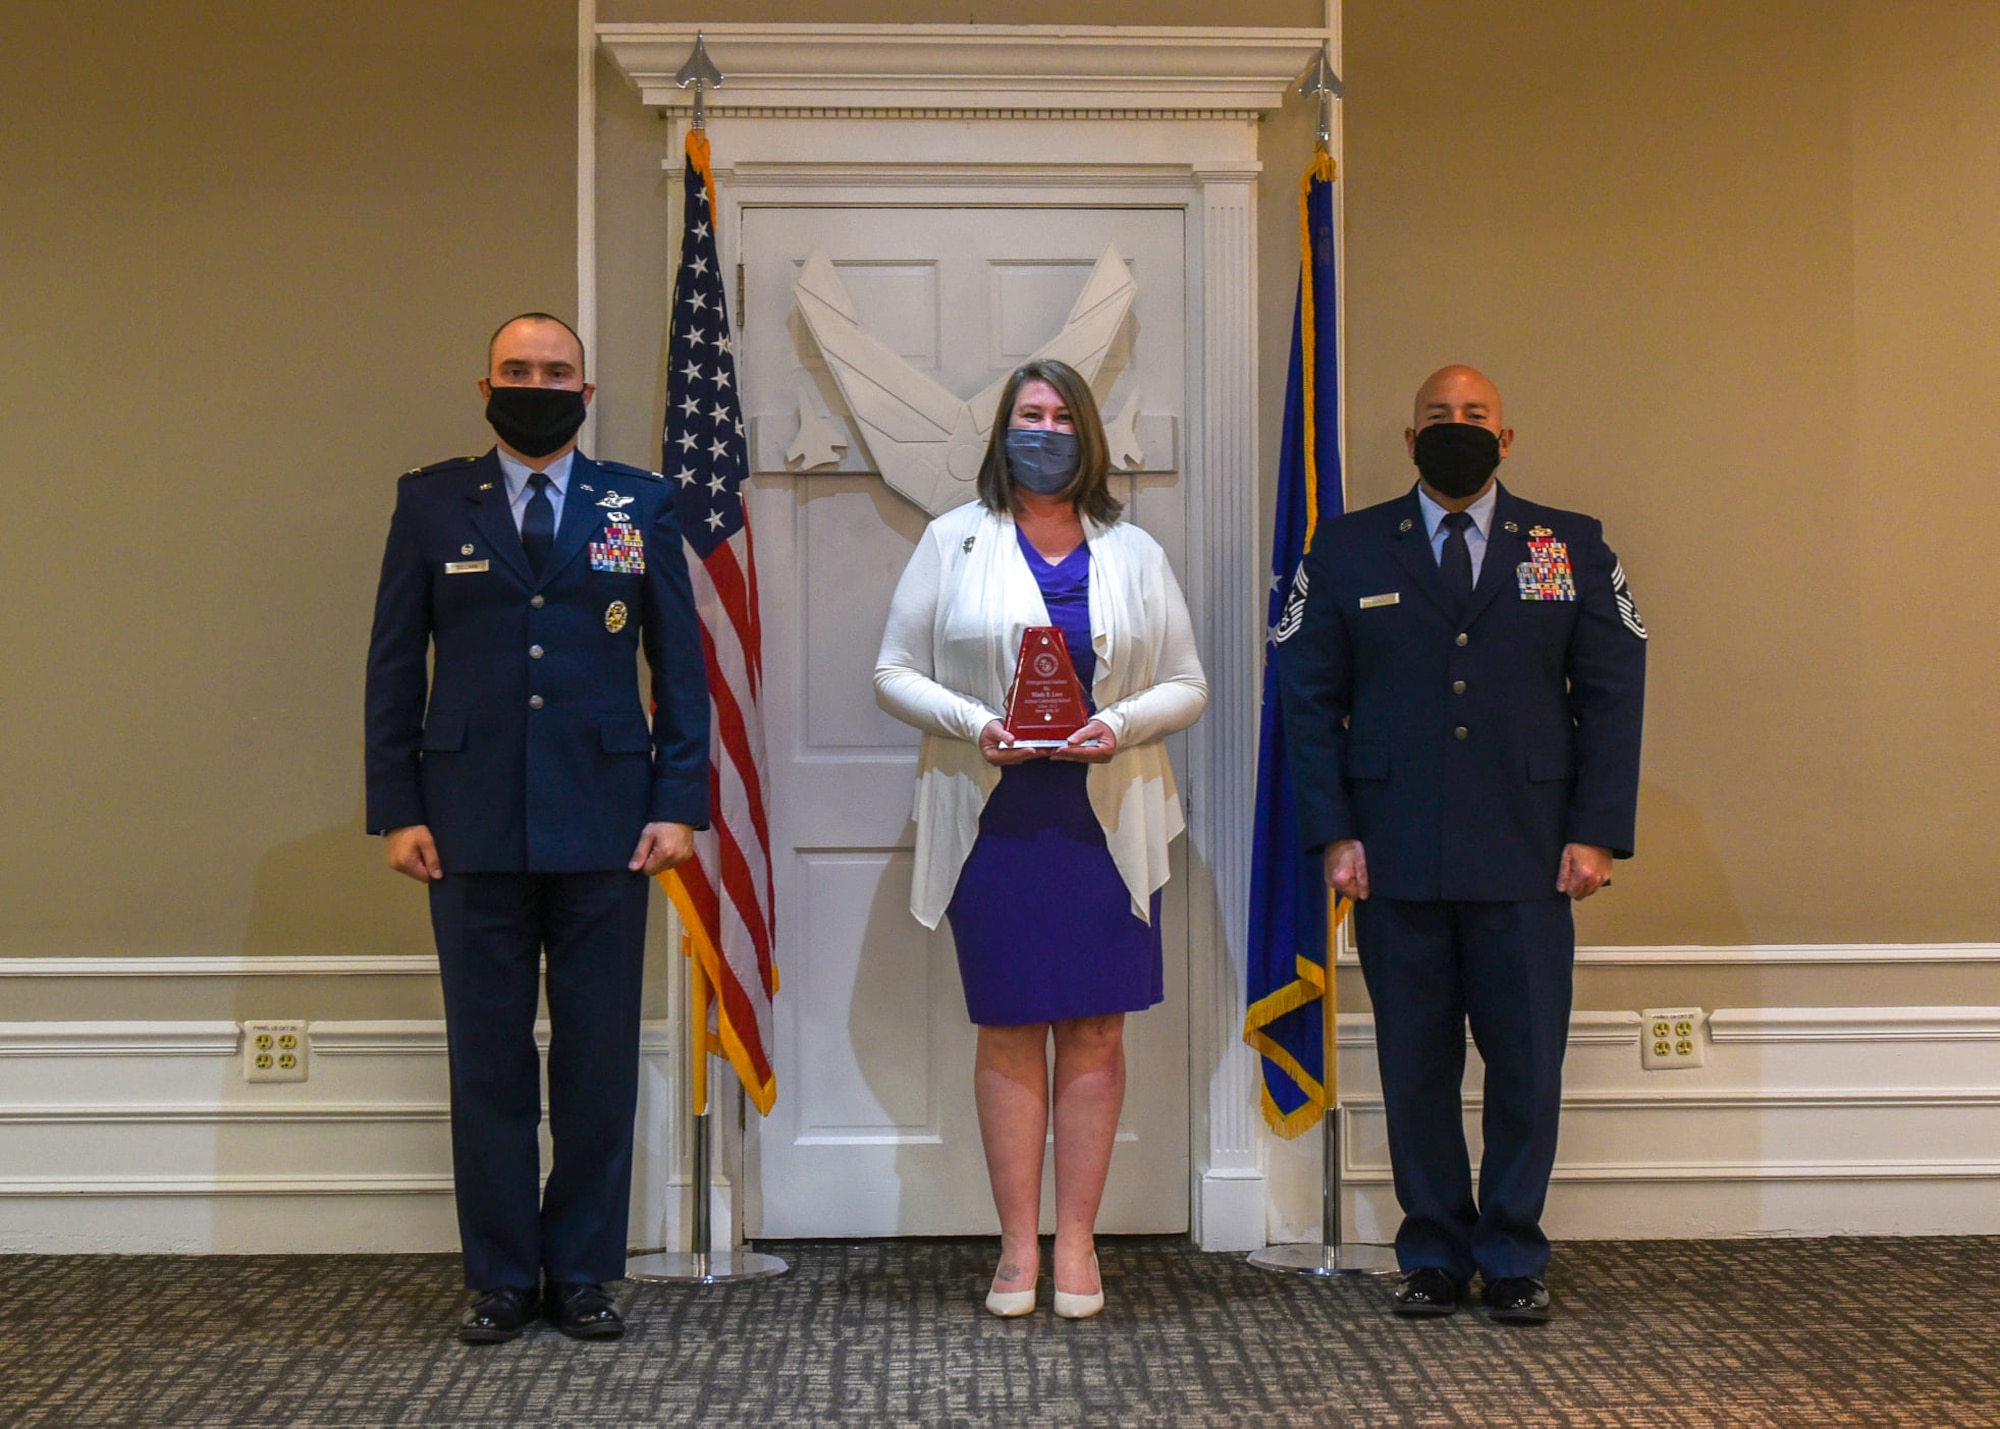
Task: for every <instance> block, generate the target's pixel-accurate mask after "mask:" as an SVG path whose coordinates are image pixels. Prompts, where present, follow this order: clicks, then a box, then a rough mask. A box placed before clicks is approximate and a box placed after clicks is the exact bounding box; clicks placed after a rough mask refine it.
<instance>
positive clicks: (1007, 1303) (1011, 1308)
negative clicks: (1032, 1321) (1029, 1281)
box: [986, 1285, 1060, 1320]
mask: <svg viewBox="0 0 2000 1429" xmlns="http://www.w3.org/2000/svg"><path fill="white" fill-rule="evenodd" d="M1058 1293H1060V1292H1058ZM986 1309H987V1312H988V1313H989V1314H994V1315H998V1316H999V1317H1000V1318H1001V1319H1003V1320H1017V1319H1019V1318H1020V1317H1021V1316H1023V1315H1032V1314H1034V1313H1035V1287H1034V1286H1032V1285H1030V1286H1029V1287H1028V1288H1027V1289H1026V1290H988V1291H987V1292H986Z"/></svg>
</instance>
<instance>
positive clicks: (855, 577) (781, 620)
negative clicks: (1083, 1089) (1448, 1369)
mask: <svg viewBox="0 0 2000 1429" xmlns="http://www.w3.org/2000/svg"><path fill="white" fill-rule="evenodd" d="M1184 224H1185V219H1184V215H1183V212H1182V210H1180V209H1178V208H1115V209H1114V208H1011V207H993V208H940V207H917V206H911V207H786V206H770V207H759V206H753V205H746V206H745V207H744V209H743V210H742V211H741V221H740V232H739V240H740V259H741V262H742V265H743V270H742V275H741V283H740V285H739V288H738V292H739V293H740V294H741V296H742V299H743V311H742V312H741V313H740V314H739V317H738V323H739V330H740V332H741V334H742V347H743V351H742V353H741V368H740V370H741V372H742V380H743V385H744V401H745V409H746V414H747V415H748V417H749V419H750V435H751V449H752V458H753V465H754V466H755V467H756V468H757V470H758V472H759V473H760V474H759V475H758V476H757V477H756V480H755V483H754V485H755V493H754V496H753V504H752V513H753V521H754V530H755V533H756V540H757V555H758V566H759V575H760V578H761V583H762V593H763V608H764V612H765V625H764V639H765V649H764V660H765V679H766V685H765V709H766V719H767V738H768V741H769V751H770V762H771V769H770V774H771V788H772V791H773V792H772V798H773V809H772V816H773V828H772V840H773V845H774V860H775V865H776V884H777V894H778V918H779V942H778V964H779V974H780V977H781V979H782V987H781V990H780V992H779V996H778V1002H777V1018H776V1047H775V1058H776V1063H777V1073H778V1089H779V1091H778V1104H777V1108H776V1112H775V1114H774V1115H773V1116H772V1117H770V1118H769V1119H768V1120H766V1121H764V1122H762V1123H761V1124H760V1125H758V1126H756V1127H755V1128H754V1129H753V1131H752V1133H751V1137H750V1144H749V1148H748V1168H747V1169H748V1172H749V1182H750V1184H749V1187H748V1191H749V1194H748V1196H747V1197H746V1212H747V1216H746V1228H747V1229H748V1230H749V1232H750V1233H751V1234H761V1235H766V1236H871V1235H953V1234H979V1233H986V1232H990V1231H993V1230H995V1229H997V1222H996V1220H995V1217H994V1213H993V1203H992V1198H991V1194H990V1192H989V1190H988V1186H987V1180H986V1168H985V1160H984V1156H983V1153H982V1151H981V1148H980V1140H979V1127H978V1122H977V1119H976V1116H975V1113H974V1109H973V1098H972V1054H973V1029H972V1027H971V1025H970V1024H969V1023H968V1022H967V1020H966V1014H965V1001H964V996H963V994H962V992H961V990H960V986H959V979H958V968H957V962H956V956H955V953H954V951H953V948H952V942H951V935H950V930H949V926H948V925H940V927H939V928H938V930H937V932H935V933H930V932H927V931H926V930H925V929H924V928H923V927H922V925H920V924H919V923H918V922H917V921H916V920H915V919H914V918H913V917H911V916H910V911H909V891H910V861H911V853H910V849H911V840H912V836H913V832H914V830H913V825H912V823H911V818H910V804H911V793H912V788H913V778H914V769H915V757H916V747H917V735H916V732H915V731H914V730H911V729H910V728H908V727H907V726H905V725H903V724H901V723H899V722H898V721H896V720H894V719H892V718H891V717H890V716H888V715H887V714H884V713H883V712H882V711H881V710H880V709H878V708H877V707H876V704H875V699H874V690H873V686H872V683H871V677H872V672H873V668H874V661H875V650H876V646H877V643H878V642H879V640H880V638H881V633H882V622H883V619H884V617H885V616H886V614H887V611H888V605H889V597H890V593H891V591H892V590H893V589H894V587H895V583H896V579H897V577H898V576H899V575H900V574H901V572H902V569H903V565H904V562H905V561H906V560H907V559H908V556H909V553H910V551H911V549H912V548H913V546H914V544H915V542H916V539H917V537H918V535H919V534H920V533H921V532H922V530H923V528H924V525H925V522H926V521H927V520H928V516H927V514H926V513H925V512H924V511H922V510H920V509H918V507H917V506H916V505H914V504H913V503H912V502H911V501H910V500H909V499H907V498H906V497H904V496H901V495H899V494H897V492H895V491H893V490H891V489H890V488H889V487H888V486H887V485H886V484H885V483H884V482H883V480H882V478H881V477H880V476H879V475H877V474H875V473H876V471H877V466H878V462H879V458H876V457H873V456H872V455H871V453H870V452H869V451H868V449H867V447H866V444H865V441H864V439H863V437H862V435H861V434H860V432H859V430H858V428H857V427H856V426H855V424H854V423H853V422H851V421H850V420H848V414H847V409H846V407H845V404H844V403H843V401H842V398H841V394H840V390H839V388H838V386H837V385H836V383H835V381H834V379H833V377H832V375H831V374H830V373H829V371H828V370H827V367H826V365H825V364H824V362H822V361H821V360H820V359H819V356H818V352H817V349H816V348H815V346H814V343H813V339H812V335H811V333H810V331H809V330H808V328H807V326H806V324H805V322H804V321H803V320H802V318H801V316H800V314H799V312H798V311H797V309H796V307H795V304H794V302H793V287H794V284H795V283H796V282H797V279H798V276H799V273H800V271H801V270H802V268H803V267H804V265H805V263H806V261H807V259H808V258H809V257H810V256H811V255H812V254H814V253H815V252H819V253H822V254H824V255H825V256H826V257H827V258H828V259H829V260H831V262H832V264H833V267H834V271H835V272H836V273H837V274H838V277H839V280H840V284H841V287H842V288H843V289H844V291H845V292H846V294H847V295H848V297H849V299H850V300H851V303H852V308H853V311H854V315H855V316H856V317H858V319H859V321H860V323H861V325H862V326H863V327H864V328H866V329H867V330H868V332H869V333H871V334H872V335H873V336H874V337H875V338H877V339H879V340H880V342H881V343H883V344H886V345H887V346H888V347H889V348H891V349H893V350H894V351H895V352H896V353H897V354H900V355H901V356H902V357H903V358H904V359H905V360H906V361H907V362H908V363H909V364H910V365H911V366H912V367H914V368H916V369H917V370H918V371H920V372H921V373H922V374H923V375H924V377H926V378H927V379H929V380H930V381H932V382H935V383H937V384H939V385H941V386H943V387H945V388H947V389H949V390H950V391H951V392H953V393H955V394H956V395H957V396H958V397H960V398H970V397H972V396H973V395H974V394H976V393H978V392H979V391H980V390H981V389H983V388H985V387H986V386H987V385H988V384H989V383H991V382H992V381H993V380H994V379H995V378H997V377H1001V376H1004V375H1005V373H1006V372H1007V371H1008V370H1010V369H1011V368H1012V367H1014V366H1015V365H1017V364H1018V363H1020V362H1021V361H1022V360H1024V359H1025V358H1027V357H1028V356H1029V355H1030V354H1032V353H1033V352H1034V351H1035V350H1036V349H1037V348H1038V347H1040V346H1041V345H1042V344H1043V343H1045V342H1047V341H1048V340H1049V339H1050V338H1052V337H1053V336H1054V335H1055V334H1056V333H1057V332H1058V331H1060V330H1061V328H1062V327H1063V324H1064V320H1065V318H1066V317H1067V316H1068V315H1069V313H1070V310H1071V307H1072V305H1073V304H1074V303H1075V302H1076V299H1077V297H1078V295H1079V294H1080V293H1081V292H1082V291H1083V288H1084V285H1085V283H1086V281H1087V280H1088V279H1089V278H1090V276H1091V272H1092V268H1093V265H1094V264H1095V263H1096V262H1097V261H1098V259H1099V257H1100V255H1102V254H1103V253H1104V251H1105V249H1106V248H1107V246H1115V248H1116V250H1117V252H1118V253H1119V254H1120V255H1121V256H1122V257H1123V258H1124V260H1125V261H1126V263H1127V265H1128V267H1129V270H1130V272H1131V274H1132V277H1133V279H1134V280H1135V281H1136V283H1137V285H1138V293H1137V297H1136V298H1135V299H1134V301H1133V304H1132V308H1131V312H1130V315H1129V316H1128V317H1127V318H1126V320H1125V325H1124V328H1123V330H1122V333H1121V336H1120V338H1119V339H1118V340H1117V341H1115V342H1114V343H1113V345H1112V349H1111V351H1110V353H1109V355H1108V356H1107V358H1106V361H1105V366H1104V368H1103V370H1102V371H1101V372H1100V374H1099V376H1098V379H1097V384H1096V385H1097V391H1098V393H1099V396H1100V398H1101V399H1102V400H1103V402H1104V406H1105V410H1106V413H1107V416H1109V417H1110V418H1111V419H1112V421H1113V424H1114V426H1120V425H1121V424H1120V422H1119V419H1120V418H1123V417H1125V416H1126V415H1127V408H1128V407H1129V406H1130V405H1131V404H1133V403H1135V402H1136V403H1137V409H1136V412H1135V413H1134V414H1133V415H1134V417H1135V420H1134V421H1133V422H1132V423H1131V425H1130V429H1129V431H1130V438H1129V440H1127V441H1126V442H1125V443H1124V449H1125V450H1126V451H1127V452H1129V453H1130V461H1131V462H1132V463H1133V464H1134V465H1135V466H1136V465H1137V464H1138V463H1139V462H1140V461H1142V460H1143V466H1142V467H1138V469H1137V470H1136V471H1134V472H1133V474H1130V475H1127V476H1122V477H1120V478H1119V479H1118V480H1117V481H1116V482H1115V483H1114V486H1115V488H1116V489H1117V490H1118V491H1119V493H1120V494H1121V495H1122V496H1125V497H1127V498H1128V499H1130V501H1131V511H1132V514H1133V517H1134V519H1136V520H1137V521H1138V522H1139V523H1140V524H1142V525H1143V526H1145V527H1146V528H1147V529H1148V530H1149V531H1151V532H1152V533H1153V534H1154V535H1155V536H1156V537H1157V538H1158V539H1159V540H1160V542H1161V543H1162V544H1163V545H1164V546H1165V547H1166V549H1167V552H1168V554H1169V555H1170V556H1171V557H1172V558H1173V560H1174V562H1175V565H1176V568H1177V569H1178V568H1180V567H1181V558H1182V555H1183V552H1184V550H1185V545H1186V511H1185V500H1184V493H1183V485H1182V482H1181V478H1180V476H1179V470H1180V467H1181V465H1182V447H1183V445H1184V426H1185V423H1184V419H1185V414H1186V382H1185V363H1186V360H1187V341H1188V334H1187V331H1186V321H1185V319H1186V309H1187V297H1186V294H1187V287H1188V285H1187V282H1186V240H1185V233H1184ZM802 422H803V423H804V425H805V427H806V429H807V430H806V432H805V435H806V436H807V437H808V438H809V439H810V440H808V441H805V442H800V441H798V440H797V439H798V438H799V436H800V435H801V424H802ZM828 441H838V442H842V443H844V444H845V445H844V450H842V451H841V453H840V455H839V457H838V459H837V461H829V460H827V459H826V458H827V457H828V453H829V451H830V450H832V449H831V448H829V447H828V446H826V445H825V443H827V442H828ZM788 450H791V451H797V452H800V455H796V456H793V457H791V458H789V459H788V458H787V455H786V453H787V451H788ZM1141 451H1143V453H1144V455H1143V458H1141V456H1140V455H1139V453H1140V452H1141ZM806 462H816V463H817V465H816V466H815V467H814V469H812V470H801V469H800V468H801V467H802V466H803V465H804V463H806ZM966 494H967V496H968V497H969V496H970V494H971V493H970V489H969V487H968V489H967V492H966ZM1177 745H1178V741H1177V742H1176V748H1175V750H1174V753H1175V763H1176V767H1177V769H1184V764H1183V762H1182V760H1181V758H1180V751H1179V749H1178V747H1177ZM1183 780H1184V775H1183ZM1183 792H1185V783H1184V782H1183ZM1181 852H1182V850H1181V848H1179V847H1177V848H1176V854H1177V856H1179V855H1180V854H1181ZM1059 876H1060V874H1059V871H1056V870H1051V878H1052V880H1053V879H1054V878H1057V877H1059ZM1185 889H1186V881H1185V878H1184V877H1183V876H1182V874H1181V872H1180V870H1179V866H1178V864H1177V870H1176V877H1175V880H1174V882H1173V883H1172V884H1170V885H1169V887H1168V890H1167V895H1166V898H1165V906H1164V914H1163V929H1164V934H1165V943H1166V988H1167V1000H1166V1002H1165V1003H1163V1004H1162V1005H1161V1006H1159V1007H1157V1008H1154V1009H1153V1010H1151V1011H1149V1012H1146V1013H1143V1014H1140V1015H1137V1016H1134V1017H1131V1018H1128V1019H1127V1023H1126V1039H1127V1059H1128V1069H1129V1077H1128V1082H1129V1091H1128V1093H1127V1099H1126V1106H1125V1116H1124V1119H1123V1121H1122V1123H1121V1125H1120V1128H1119V1139H1118V1145H1117V1150H1116V1152H1115V1154H1114V1157H1113V1160H1112V1168H1111V1181H1110V1185H1109V1187H1108V1189H1107V1192H1106V1195H1105V1202H1104V1210H1103V1214H1102V1216H1101V1218H1100V1222H1099V1224H1100V1228H1101V1229H1103V1230H1105V1231H1109V1232H1171V1231H1181V1230H1185V1229H1187V1226H1188V1196H1189V1178H1188V1085H1189V1077H1188V1012H1187V993H1188V978H1187V943H1188V938H1187V916H1186V906H1187V902H1186V894H1185ZM1022 894H1023V896H1024V897H1029V898H1032V897H1033V896H1034V890H1033V889H1023V890H1022ZM1053 1209H1054V1196H1053V1189H1052V1187H1049V1188H1045V1190H1044V1198H1043V1218H1044V1227H1045V1228H1047V1227H1048V1226H1049V1225H1050V1223H1051V1220H1050V1218H1051V1217H1052V1215H1053Z"/></svg>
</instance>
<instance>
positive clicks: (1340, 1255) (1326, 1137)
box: [1250, 45, 1396, 1277]
mask: <svg viewBox="0 0 2000 1429" xmlns="http://www.w3.org/2000/svg"><path fill="white" fill-rule="evenodd" d="M1341 91H1342V84H1341V80H1340V76H1339V75H1338V74H1336V73H1335V72H1334V69H1333V66H1332V65H1331V64H1329V63H1328V62H1327V58H1326V48H1325V46H1324V45H1322V46H1321V47H1320V52H1319V55H1318V57H1317V58H1316V59H1315V60H1314V61H1313V63H1312V64H1311V65H1309V66H1308V67H1307V68H1306V71H1305V73H1304V74H1302V75H1300V76H1299V83H1298V92H1299V94H1301V95H1302V96H1304V97H1306V98H1308V99H1315V98H1316V99H1317V100H1318V102H1319V109H1318V116H1317V118H1318V142H1317V143H1316V144H1315V145H1314V151H1315V153H1316V154H1317V155H1319V156H1321V158H1322V160H1323V158H1324V156H1325V155H1326V154H1327V152H1328V146H1329V145H1330V144H1331V143H1332V140H1333V101H1334V100H1336V99H1338V98H1340V96H1341ZM1304 261H1307V262H1310V258H1306V259H1305V260H1304ZM1311 340H1312V338H1311V336H1310V335H1306V337H1305V341H1307V342H1310V341H1311ZM1306 420H1307V425H1308V430H1310V426H1311V422H1312V417H1311V415H1310V414H1308V416H1307V419H1306ZM1308 500H1309V501H1310V500H1311V497H1310V495H1309V496H1308ZM1310 509H1311V508H1310V507H1309V510H1310ZM1309 519H1310V518H1309ZM1352 906H1353V905H1352V904H1351V903H1350V902H1349V901H1348V900H1347V899H1344V898H1340V897H1337V896H1335V895H1333V894H1332V893H1331V891H1329V894H1328V898H1327V917H1326V955H1325V957H1324V959H1323V960H1322V961H1321V964H1320V967H1321V973H1322V977H1323V983H1322V986H1321V988H1320V1017H1321V1021H1320V1060H1321V1070H1320V1119H1319V1127H1320V1188H1319V1195H1320V1238H1319V1243H1318V1244H1314V1243H1312V1242H1311V1241H1303V1242H1298V1243H1296V1244H1292V1245H1268V1246H1265V1247H1264V1248H1263V1249H1262V1250H1259V1251H1255V1252H1253V1253H1252V1254H1251V1256H1250V1263H1251V1264H1252V1265H1254V1266H1256V1267H1257V1268H1258V1269H1260V1270H1275V1271H1283V1272H1286V1273H1289V1274H1293V1275H1315V1276H1322V1277H1326V1276H1342V1277H1347V1276H1370V1275H1393V1274H1394V1273H1395V1272H1396V1253H1395V1250H1394V1249H1393V1248H1392V1247H1390V1246H1385V1245H1367V1244H1354V1245H1350V1244H1348V1243H1347V1241H1346V1239H1345V1238H1344V1236H1343V1234H1342V1231H1341V1206H1342V1204H1343V1199H1344V1198H1343V1195H1342V1192H1343V1189H1344V1188H1343V1184H1342V1173H1343V1169H1344V1163H1345V1161H1346V1157H1345V1156H1344V1155H1343V1154H1342V1153H1343V1145H1342V1133H1343V1131H1344V1123H1345V1117H1344V1116H1343V1115H1342V1112H1343V1110H1344V1108H1343V1107H1342V1106H1341V1102H1340V996H1339V986H1340V984H1339V973H1338V968H1337V957H1336V954H1337V953H1338V951H1339V948H1340V925H1341V922H1342V920H1343V919H1344V918H1345V917H1346V916H1347V913H1348V911H1349V909H1350V908H1352Z"/></svg>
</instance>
